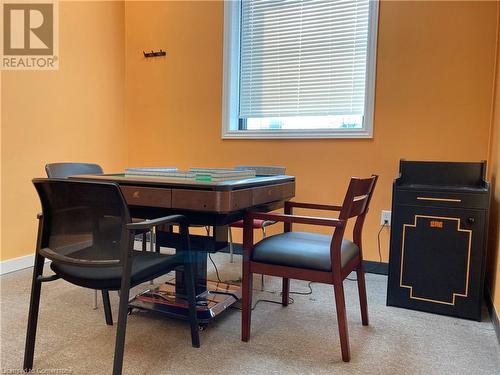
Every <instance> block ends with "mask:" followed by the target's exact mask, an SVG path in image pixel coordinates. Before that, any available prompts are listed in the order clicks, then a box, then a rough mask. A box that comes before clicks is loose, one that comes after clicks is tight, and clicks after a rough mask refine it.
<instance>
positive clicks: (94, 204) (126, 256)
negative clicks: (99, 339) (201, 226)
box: [24, 179, 200, 375]
mask: <svg viewBox="0 0 500 375" xmlns="http://www.w3.org/2000/svg"><path fill="white" fill-rule="evenodd" d="M33 183H34V185H35V188H36V190H37V192H38V195H39V197H40V201H41V204H42V209H43V214H41V215H39V226H38V239H37V247H36V254H35V264H34V270H33V282H32V288H31V300H30V311H29V317H28V330H27V335H26V348H25V353H24V370H25V371H30V370H31V369H32V368H33V356H34V350H35V336H36V326H37V320H38V308H39V304H40V291H41V285H42V282H45V281H52V280H56V279H59V278H62V279H64V280H66V281H68V282H70V283H72V284H75V285H78V286H82V287H85V288H92V289H99V290H119V291H120V305H119V306H120V307H119V312H118V328H117V333H116V346H115V357H114V365H113V374H114V375H117V374H121V372H122V363H123V352H124V345H125V329H126V323H127V315H128V314H127V312H128V299H129V290H130V288H131V287H133V286H136V285H138V284H140V283H142V282H145V281H147V280H151V279H152V278H156V277H159V276H161V275H163V274H165V273H168V272H170V271H172V270H174V269H175V268H177V267H179V266H181V267H183V268H184V275H185V282H186V293H187V300H188V305H189V321H190V323H191V340H192V345H193V347H199V345H200V343H199V336H198V322H197V318H196V299H195V298H196V297H195V289H194V265H193V259H194V257H193V256H192V253H191V250H190V246H189V235H188V223H187V221H186V220H185V217H184V216H181V215H171V216H167V217H162V218H158V219H153V220H150V221H144V222H139V223H132V221H131V218H130V213H129V210H128V207H127V204H126V202H125V199H124V197H123V195H122V193H121V191H120V189H119V187H118V185H117V184H114V183H105V182H102V183H101V182H84V181H72V180H64V179H35V180H33ZM166 223H176V224H177V225H179V227H180V231H181V241H180V242H182V243H181V244H179V248H178V251H177V252H176V254H175V255H164V254H158V253H155V252H148V251H135V250H134V247H133V245H134V235H135V233H136V232H137V231H141V230H144V229H151V228H152V227H154V226H158V225H162V224H166ZM45 258H48V259H50V260H52V263H51V266H50V267H51V268H52V270H53V271H54V273H55V275H52V276H46V277H44V276H43V266H44V261H45Z"/></svg>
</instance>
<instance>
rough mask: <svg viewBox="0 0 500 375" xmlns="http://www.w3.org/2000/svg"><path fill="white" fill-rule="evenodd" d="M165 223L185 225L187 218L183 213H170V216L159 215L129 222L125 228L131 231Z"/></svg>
mask: <svg viewBox="0 0 500 375" xmlns="http://www.w3.org/2000/svg"><path fill="white" fill-rule="evenodd" d="M167 223H172V224H179V225H180V226H182V225H187V219H186V217H185V216H183V215H170V216H164V217H159V218H157V219H152V220H145V221H140V222H138V223H129V224H127V229H128V230H132V231H138V230H144V229H151V228H153V227H157V226H158V225H162V224H167Z"/></svg>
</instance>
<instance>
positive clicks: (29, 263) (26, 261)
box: [0, 254, 49, 275]
mask: <svg viewBox="0 0 500 375" xmlns="http://www.w3.org/2000/svg"><path fill="white" fill-rule="evenodd" d="M48 261H49V260H48V259H46V260H45V262H48ZM34 263H35V255H34V254H31V255H25V256H22V257H18V258H14V259H7V260H3V261H1V262H0V275H5V274H7V273H10V272H15V271H19V270H23V269H25V268H29V267H33V264H34Z"/></svg>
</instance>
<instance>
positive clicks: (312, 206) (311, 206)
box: [285, 201, 342, 211]
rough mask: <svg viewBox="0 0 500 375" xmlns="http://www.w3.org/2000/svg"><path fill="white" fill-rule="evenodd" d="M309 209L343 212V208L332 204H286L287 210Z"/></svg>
mask: <svg viewBox="0 0 500 375" xmlns="http://www.w3.org/2000/svg"><path fill="white" fill-rule="evenodd" d="M293 207H296V208H309V209H311V210H325V211H341V210H342V206H334V205H330V204H316V203H306V202H290V201H288V202H285V208H293Z"/></svg>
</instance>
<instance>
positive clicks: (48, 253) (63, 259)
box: [38, 247, 120, 266]
mask: <svg viewBox="0 0 500 375" xmlns="http://www.w3.org/2000/svg"><path fill="white" fill-rule="evenodd" d="M38 252H39V253H40V254H41V255H42V256H44V257H45V258H48V259H50V260H52V261H55V262H60V263H65V264H72V265H78V266H116V265H118V264H120V261H119V260H117V259H109V260H84V259H75V258H71V257H67V256H65V255H62V254H59V253H56V252H55V251H54V250H52V249H51V248H49V247H44V248H42V249H40V250H39V251H38Z"/></svg>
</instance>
